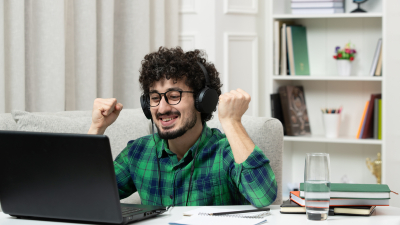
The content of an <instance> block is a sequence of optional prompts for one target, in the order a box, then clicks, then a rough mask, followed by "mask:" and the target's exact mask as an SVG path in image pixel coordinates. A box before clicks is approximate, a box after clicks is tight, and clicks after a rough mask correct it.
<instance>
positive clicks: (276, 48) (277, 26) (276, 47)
mask: <svg viewBox="0 0 400 225" xmlns="http://www.w3.org/2000/svg"><path fill="white" fill-rule="evenodd" d="M281 25H282V21H275V22H274V75H278V74H280V73H279V63H280V58H279V55H280V44H281V31H280V28H281Z"/></svg>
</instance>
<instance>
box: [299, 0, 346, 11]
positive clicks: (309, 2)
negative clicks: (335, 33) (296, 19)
mask: <svg viewBox="0 0 400 225" xmlns="http://www.w3.org/2000/svg"><path fill="white" fill-rule="evenodd" d="M291 6H292V14H333V13H344V2H343V0H292V4H291Z"/></svg>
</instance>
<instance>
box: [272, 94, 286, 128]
mask: <svg viewBox="0 0 400 225" xmlns="http://www.w3.org/2000/svg"><path fill="white" fill-rule="evenodd" d="M270 98H271V99H270V102H271V117H272V118H276V119H278V120H279V121H281V123H282V126H283V134H284V135H286V129H285V120H284V118H283V111H282V104H281V97H280V95H279V93H275V94H271V95H270Z"/></svg>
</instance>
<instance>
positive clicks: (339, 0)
mask: <svg viewBox="0 0 400 225" xmlns="http://www.w3.org/2000/svg"><path fill="white" fill-rule="evenodd" d="M342 1H343V0H292V2H342Z"/></svg>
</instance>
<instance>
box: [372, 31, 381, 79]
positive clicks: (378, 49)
mask: <svg viewBox="0 0 400 225" xmlns="http://www.w3.org/2000/svg"><path fill="white" fill-rule="evenodd" d="M381 49H382V38H379V39H378V43H377V44H376V49H375V54H374V58H373V60H372V65H371V69H370V71H369V75H370V76H375V71H376V66H377V65H378V61H379V58H380V55H381Z"/></svg>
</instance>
